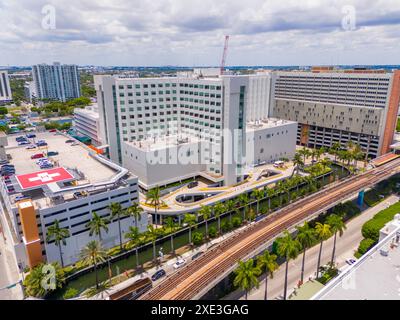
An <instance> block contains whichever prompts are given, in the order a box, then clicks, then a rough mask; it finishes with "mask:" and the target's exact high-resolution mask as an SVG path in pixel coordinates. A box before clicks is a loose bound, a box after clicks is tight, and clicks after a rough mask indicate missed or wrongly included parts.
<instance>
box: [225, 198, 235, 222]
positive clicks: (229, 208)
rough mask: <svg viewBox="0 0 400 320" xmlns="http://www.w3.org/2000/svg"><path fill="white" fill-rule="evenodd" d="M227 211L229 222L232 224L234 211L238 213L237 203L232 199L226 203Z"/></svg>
mask: <svg viewBox="0 0 400 320" xmlns="http://www.w3.org/2000/svg"><path fill="white" fill-rule="evenodd" d="M225 208H226V211H227V212H229V222H230V223H232V211H236V204H235V201H233V200H232V199H230V200H228V201H227V202H225Z"/></svg>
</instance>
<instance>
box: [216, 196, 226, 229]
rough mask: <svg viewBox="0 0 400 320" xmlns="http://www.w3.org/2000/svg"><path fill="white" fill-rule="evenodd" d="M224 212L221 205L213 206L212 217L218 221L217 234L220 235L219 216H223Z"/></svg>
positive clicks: (224, 209) (223, 207)
mask: <svg viewBox="0 0 400 320" xmlns="http://www.w3.org/2000/svg"><path fill="white" fill-rule="evenodd" d="M225 212H226V207H225V205H224V204H223V203H221V202H218V203H217V204H216V205H215V206H214V215H215V217H216V218H217V220H218V234H220V233H221V215H222V214H224V213H225Z"/></svg>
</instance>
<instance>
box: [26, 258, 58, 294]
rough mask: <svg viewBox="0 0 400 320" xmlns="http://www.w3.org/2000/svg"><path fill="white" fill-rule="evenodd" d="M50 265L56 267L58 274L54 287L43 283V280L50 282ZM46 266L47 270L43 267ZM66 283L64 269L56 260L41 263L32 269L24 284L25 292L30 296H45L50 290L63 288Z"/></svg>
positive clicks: (56, 273) (56, 274) (55, 270)
mask: <svg viewBox="0 0 400 320" xmlns="http://www.w3.org/2000/svg"><path fill="white" fill-rule="evenodd" d="M49 266H53V267H54V272H55V276H56V283H55V287H54V288H53V287H52V286H51V285H49V286H48V287H44V286H43V284H42V281H45V282H46V283H47V282H48V279H49V273H50V272H51V269H50V268H49ZM44 267H46V268H47V270H44V269H43V268H44ZM64 283H65V274H64V270H63V269H62V268H61V267H60V265H59V264H58V263H57V262H55V263H52V264H47V265H45V264H44V263H41V264H39V265H38V266H36V267H35V268H33V269H31V271H30V272H29V274H28V275H27V276H26V278H25V280H24V283H23V284H24V286H25V292H26V294H27V295H28V296H31V297H38V298H43V297H45V296H46V295H47V294H48V293H49V292H51V291H54V290H56V289H60V288H62V286H63V285H64Z"/></svg>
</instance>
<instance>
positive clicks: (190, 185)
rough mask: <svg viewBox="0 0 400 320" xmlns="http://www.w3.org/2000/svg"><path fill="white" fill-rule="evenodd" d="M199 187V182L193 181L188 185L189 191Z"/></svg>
mask: <svg viewBox="0 0 400 320" xmlns="http://www.w3.org/2000/svg"><path fill="white" fill-rule="evenodd" d="M198 185H199V182H198V181H192V182H189V183H188V185H187V187H188V188H189V189H191V188H194V187H197V186H198Z"/></svg>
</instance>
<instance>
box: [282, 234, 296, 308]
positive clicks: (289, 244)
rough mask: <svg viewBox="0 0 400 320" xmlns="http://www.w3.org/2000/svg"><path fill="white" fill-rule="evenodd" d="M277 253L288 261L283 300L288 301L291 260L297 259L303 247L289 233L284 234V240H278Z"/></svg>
mask: <svg viewBox="0 0 400 320" xmlns="http://www.w3.org/2000/svg"><path fill="white" fill-rule="evenodd" d="M277 242H278V247H277V253H278V255H279V256H281V257H284V258H285V259H286V269H285V287H284V291H283V299H284V300H286V296H287V283H288V269H289V260H291V259H295V258H296V257H297V256H298V254H299V251H300V249H301V245H300V243H299V242H298V241H297V240H294V239H293V238H292V236H291V235H290V233H289V232H288V231H285V232H284V235H283V237H282V238H279V239H278V241H277Z"/></svg>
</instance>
